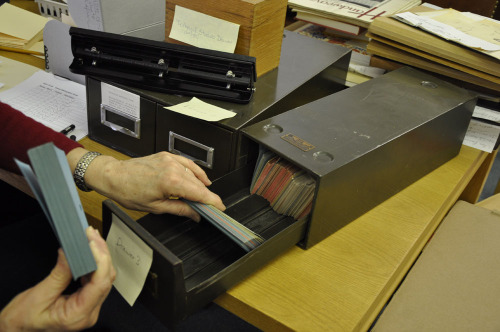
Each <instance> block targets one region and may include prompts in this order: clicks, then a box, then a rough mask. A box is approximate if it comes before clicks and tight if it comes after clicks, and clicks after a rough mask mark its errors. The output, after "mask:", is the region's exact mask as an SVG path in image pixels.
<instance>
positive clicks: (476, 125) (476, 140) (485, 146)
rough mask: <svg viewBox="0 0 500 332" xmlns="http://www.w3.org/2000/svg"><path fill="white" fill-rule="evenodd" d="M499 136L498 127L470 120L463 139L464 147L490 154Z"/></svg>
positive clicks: (499, 129) (499, 130) (499, 128)
mask: <svg viewBox="0 0 500 332" xmlns="http://www.w3.org/2000/svg"><path fill="white" fill-rule="evenodd" d="M499 135H500V127H499V126H496V125H492V124H489V123H484V122H481V121H478V120H474V119H472V120H471V122H470V124H469V128H468V129H467V133H466V135H465V138H464V142H463V144H464V145H467V146H470V147H472V148H476V149H479V150H482V151H486V152H488V153H491V152H492V151H493V149H494V148H495V144H496V142H497V140H498V136H499Z"/></svg>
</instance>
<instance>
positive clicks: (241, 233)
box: [184, 199, 264, 252]
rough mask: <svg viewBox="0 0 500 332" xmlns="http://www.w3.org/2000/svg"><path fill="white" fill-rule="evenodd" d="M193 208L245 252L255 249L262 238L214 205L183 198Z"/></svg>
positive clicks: (261, 241)
mask: <svg viewBox="0 0 500 332" xmlns="http://www.w3.org/2000/svg"><path fill="white" fill-rule="evenodd" d="M184 202H186V203H187V204H188V205H189V206H190V207H191V208H192V209H193V210H195V211H196V212H198V213H199V214H200V216H201V217H203V218H205V219H206V220H207V221H208V222H210V223H211V224H212V225H214V226H215V227H216V228H218V229H219V230H220V231H221V232H222V233H224V234H226V235H227V236H228V237H229V238H230V239H232V240H233V241H234V242H235V243H236V244H238V245H239V246H240V247H242V248H243V249H245V250H246V251H247V252H248V251H250V250H252V249H255V248H256V247H257V246H259V245H260V244H261V243H263V242H264V239H263V238H262V237H260V236H259V235H258V234H256V233H254V232H253V231H251V230H250V229H248V228H247V227H245V226H244V225H242V224H240V223H239V222H237V221H236V220H234V219H233V218H231V217H230V216H228V215H227V214H225V213H224V212H222V211H220V210H219V209H217V208H216V207H214V206H212V205H208V204H203V203H198V202H193V201H190V200H187V199H184Z"/></svg>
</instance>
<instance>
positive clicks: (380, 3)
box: [288, 0, 421, 36]
mask: <svg viewBox="0 0 500 332" xmlns="http://www.w3.org/2000/svg"><path fill="white" fill-rule="evenodd" d="M420 3H421V1H420V0H329V1H317V0H289V1H288V6H289V7H290V8H292V11H294V12H296V13H297V15H296V18H297V19H298V20H302V21H306V22H309V23H314V24H318V25H321V26H324V27H327V28H330V29H332V30H336V31H339V32H341V33H346V34H348V35H353V36H356V35H359V34H362V33H363V32H364V31H365V30H366V28H368V26H369V25H370V23H371V22H372V21H373V20H374V19H375V18H377V17H381V16H388V15H392V14H395V13H398V12H402V11H406V10H408V9H410V8H412V7H415V6H418V5H419V4H420Z"/></svg>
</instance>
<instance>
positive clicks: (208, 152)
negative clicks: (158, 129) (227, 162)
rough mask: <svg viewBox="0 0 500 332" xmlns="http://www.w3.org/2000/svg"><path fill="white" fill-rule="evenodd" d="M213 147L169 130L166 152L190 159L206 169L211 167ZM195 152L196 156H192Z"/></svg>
mask: <svg viewBox="0 0 500 332" xmlns="http://www.w3.org/2000/svg"><path fill="white" fill-rule="evenodd" d="M181 148H183V149H184V150H187V149H189V150H191V151H190V152H186V151H181V150H180V149H181ZM214 151H215V149H214V148H211V147H209V146H206V145H204V144H201V143H199V142H196V141H193V140H192V139H189V138H187V137H184V136H181V135H179V134H176V133H174V132H173V131H170V132H169V135H168V152H171V153H175V154H178V155H181V156H183V157H186V158H188V159H191V160H192V161H194V162H195V163H197V164H198V165H201V166H205V167H206V168H208V169H212V168H213V162H214ZM196 152H198V153H196ZM194 154H196V156H193V155H194Z"/></svg>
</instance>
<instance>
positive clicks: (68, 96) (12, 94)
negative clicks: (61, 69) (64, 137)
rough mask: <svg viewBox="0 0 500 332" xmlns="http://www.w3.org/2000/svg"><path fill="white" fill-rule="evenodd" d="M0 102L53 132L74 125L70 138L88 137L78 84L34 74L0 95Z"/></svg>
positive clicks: (82, 89)
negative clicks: (73, 136)
mask: <svg viewBox="0 0 500 332" xmlns="http://www.w3.org/2000/svg"><path fill="white" fill-rule="evenodd" d="M0 101H2V102H4V103H6V104H9V105H11V106H12V107H13V108H15V109H18V110H19V111H21V112H23V113H24V114H25V115H26V116H29V117H31V118H33V119H35V120H36V121H38V122H40V123H42V124H44V125H46V126H47V127H49V128H52V129H54V130H56V131H61V130H62V129H64V128H66V127H68V126H69V125H71V124H74V125H75V130H74V131H72V132H71V133H70V135H75V136H76V139H77V140H80V139H82V138H83V137H85V136H87V134H88V126H87V101H86V95H85V86H84V85H82V84H78V83H75V82H72V81H70V80H67V79H65V78H61V77H58V76H55V75H53V74H51V73H47V72H44V71H37V72H36V73H34V74H33V75H32V76H31V77H30V78H28V79H27V80H25V81H23V82H21V83H19V84H18V85H16V86H14V87H13V88H11V89H9V90H7V91H4V92H2V93H0Z"/></svg>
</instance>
